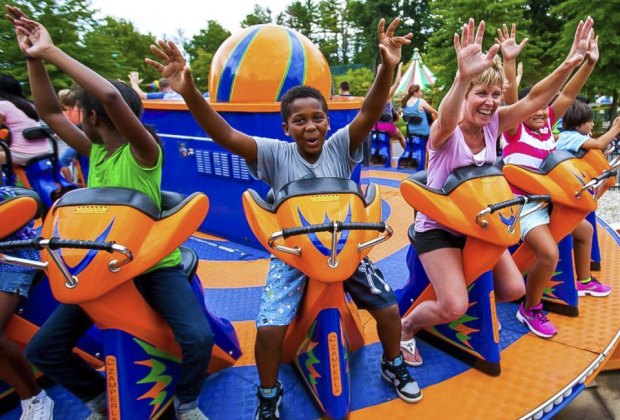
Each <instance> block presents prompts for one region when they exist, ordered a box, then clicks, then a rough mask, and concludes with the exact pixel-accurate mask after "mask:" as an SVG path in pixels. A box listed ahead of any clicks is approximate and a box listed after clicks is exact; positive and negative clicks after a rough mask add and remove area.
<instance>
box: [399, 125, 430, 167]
mask: <svg viewBox="0 0 620 420" xmlns="http://www.w3.org/2000/svg"><path fill="white" fill-rule="evenodd" d="M403 119H404V120H405V121H406V122H407V125H406V128H407V129H406V133H407V134H406V136H405V150H404V151H403V154H402V155H401V156H400V157H399V158H398V166H397V167H398V168H399V169H400V168H401V167H410V168H414V169H415V170H416V171H421V170H423V169H424V164H425V162H426V138H427V137H428V136H421V135H419V134H416V133H415V132H414V129H413V126H415V125H416V124H418V123H419V122H420V121H421V117H419V116H417V115H407V114H405V115H403Z"/></svg>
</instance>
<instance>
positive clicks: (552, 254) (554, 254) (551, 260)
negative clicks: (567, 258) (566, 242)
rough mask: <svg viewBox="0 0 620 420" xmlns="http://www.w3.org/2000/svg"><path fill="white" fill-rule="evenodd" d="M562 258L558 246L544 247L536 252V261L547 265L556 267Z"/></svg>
mask: <svg viewBox="0 0 620 420" xmlns="http://www.w3.org/2000/svg"><path fill="white" fill-rule="evenodd" d="M559 259H560V252H559V251H558V247H557V246H553V247H547V248H543V249H541V250H539V251H538V253H537V254H536V261H537V263H538V264H540V265H544V266H545V267H552V268H555V267H556V266H557V264H558V260H559Z"/></svg>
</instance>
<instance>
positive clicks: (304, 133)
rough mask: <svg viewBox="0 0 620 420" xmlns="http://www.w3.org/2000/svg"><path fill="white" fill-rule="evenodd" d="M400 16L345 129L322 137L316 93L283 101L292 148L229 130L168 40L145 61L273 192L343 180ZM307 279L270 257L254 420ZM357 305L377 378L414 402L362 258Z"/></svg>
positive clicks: (391, 53)
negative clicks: (372, 333) (375, 345)
mask: <svg viewBox="0 0 620 420" xmlns="http://www.w3.org/2000/svg"><path fill="white" fill-rule="evenodd" d="M398 23H399V19H398V18H397V19H395V20H394V21H393V22H392V23H391V24H390V25H389V27H388V28H387V31H384V25H385V22H384V20H383V19H382V20H381V21H380V22H379V27H378V36H379V41H380V44H379V49H380V52H381V61H382V65H381V66H379V69H378V72H377V76H376V78H375V81H374V83H373V85H372V87H371V88H370V90H369V91H368V95H367V96H366V99H365V100H364V103H363V104H362V108H361V110H360V112H359V113H358V114H357V115H356V117H355V118H354V119H353V121H352V122H351V123H350V124H349V125H347V126H346V127H344V128H342V129H340V130H338V131H337V132H336V133H334V134H333V135H332V136H331V137H330V138H329V139H327V140H325V138H326V136H327V132H328V131H329V117H328V109H327V102H326V101H325V98H324V97H323V95H322V94H321V93H320V92H319V91H318V90H316V89H314V88H312V87H308V86H297V87H294V88H292V89H290V90H289V91H287V92H286V93H285V94H284V96H283V97H282V101H281V106H280V110H281V113H282V119H283V123H282V128H283V129H284V132H285V134H286V135H287V136H290V137H292V138H293V140H294V143H288V142H283V141H280V140H273V139H265V138H260V137H256V138H254V137H250V136H248V135H246V134H244V133H242V132H240V131H238V130H236V129H234V128H232V127H231V126H230V125H229V124H228V123H227V122H226V121H225V120H224V119H223V118H222V117H220V116H219V114H218V113H217V112H215V111H214V110H213V109H212V108H211V107H210V106H209V104H208V103H207V102H206V101H205V100H204V98H203V97H202V95H201V94H200V92H199V91H198V90H197V89H196V87H195V85H194V83H193V80H192V76H191V72H190V70H189V67H187V66H186V64H185V61H184V60H183V57H182V56H181V54H180V52H179V51H178V49H177V48H176V46H175V45H174V43H172V42H170V41H169V42H168V43H164V42H160V43H159V48H157V47H154V46H151V49H152V50H153V52H154V53H155V54H156V55H157V56H158V57H159V58H160V59H161V60H162V62H163V63H164V64H160V63H158V62H156V61H153V60H150V59H147V63H148V64H150V65H151V66H152V67H154V68H155V69H157V70H158V71H159V72H160V73H161V74H162V76H164V77H166V78H167V79H168V81H169V82H170V86H171V87H172V88H173V89H174V90H175V91H177V92H179V93H180V94H181V95H182V96H183V99H185V103H186V104H187V106H188V108H189V109H190V111H191V112H192V114H193V115H194V118H196V121H197V122H198V124H200V126H201V127H202V128H203V129H204V130H205V131H206V132H207V133H208V134H209V135H210V136H211V138H212V139H213V140H214V141H215V142H216V143H217V144H219V145H221V146H222V147H225V148H226V149H228V150H230V151H231V152H233V153H236V154H238V155H239V156H241V157H243V158H244V159H245V160H246V162H247V163H248V166H249V168H250V171H251V173H252V175H253V176H255V177H256V178H259V179H262V180H263V181H265V182H266V183H267V184H269V185H270V186H271V187H272V188H273V190H274V193H275V194H276V195H277V193H278V192H279V190H280V189H281V188H282V186H284V185H285V184H287V183H289V182H291V181H295V180H297V179H301V178H304V177H341V178H349V177H350V176H351V171H352V170H353V168H354V167H355V165H356V164H357V163H359V162H360V161H361V159H362V151H361V146H362V143H363V141H364V139H365V138H366V136H368V134H369V133H370V130H371V129H372V127H373V126H374V124H375V123H376V122H377V120H378V119H379V117H380V116H381V112H382V111H383V104H385V102H386V101H387V100H388V93H389V89H390V85H391V83H392V77H393V75H394V70H395V68H396V65H397V64H398V62H399V61H400V50H401V46H402V45H406V44H409V43H410V42H411V41H410V40H411V38H412V36H413V35H411V34H408V35H406V36H404V37H399V36H395V35H394V31H395V29H396V27H397V26H398ZM305 281H306V277H305V276H304V275H303V273H301V272H300V271H299V270H297V269H295V268H293V267H291V266H289V265H287V264H285V263H283V262H282V261H280V260H278V259H277V258H272V260H271V263H270V266H269V273H268V274H267V281H266V285H265V291H264V293H263V297H262V299H261V307H260V310H259V314H258V318H257V334H256V346H255V357H256V367H257V368H258V375H259V378H260V387H259V389H258V393H257V394H258V399H259V406H258V408H257V410H256V415H255V418H256V419H277V418H279V413H280V409H279V406H280V403H281V401H282V394H283V392H282V386H281V384H280V383H279V382H278V370H279V367H280V361H281V358H282V343H283V341H284V336H285V334H286V330H287V327H288V324H289V323H290V322H291V320H292V319H293V317H294V316H295V314H296V312H297V307H298V305H299V302H300V301H301V298H302V295H303V290H304V286H305ZM371 282H372V283H375V284H380V285H381V287H380V288H379V290H380V293H379V294H373V293H371V292H370V286H369V283H371ZM345 288H346V289H347V291H348V292H349V293H350V294H351V297H352V298H353V300H354V301H355V302H356V304H357V305H358V307H361V308H364V309H368V310H369V312H370V313H371V315H372V316H373V317H374V318H375V320H376V321H377V330H378V333H379V339H380V341H381V344H382V346H383V357H382V360H381V373H382V376H383V378H384V379H385V380H387V381H388V382H390V383H391V384H393V385H394V388H395V389H396V392H397V394H398V395H399V397H400V398H402V399H403V400H405V401H408V402H416V401H419V400H420V399H421V398H422V392H421V391H420V389H419V387H418V384H417V383H416V381H415V379H413V377H412V376H411V375H410V374H409V372H408V370H407V367H406V364H405V362H404V360H403V357H402V353H401V350H400V331H401V323H400V315H399V312H398V306H397V304H396V299H395V297H394V294H393V292H392V290H391V288H390V287H389V285H388V284H387V283H385V281H384V280H383V276H382V274H381V272H380V271H379V270H378V269H377V268H376V267H375V266H374V265H373V264H372V263H371V262H370V261H369V260H368V259H364V260H363V261H362V262H361V264H360V266H359V267H358V269H357V271H356V273H354V275H353V276H352V277H351V279H349V280H347V281H346V282H345Z"/></svg>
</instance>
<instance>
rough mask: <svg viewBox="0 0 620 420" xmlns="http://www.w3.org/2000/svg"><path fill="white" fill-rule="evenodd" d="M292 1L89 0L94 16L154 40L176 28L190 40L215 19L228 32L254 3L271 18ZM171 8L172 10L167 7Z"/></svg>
mask: <svg viewBox="0 0 620 420" xmlns="http://www.w3.org/2000/svg"><path fill="white" fill-rule="evenodd" d="M291 2H292V0H91V5H92V8H93V9H99V10H100V12H101V13H100V14H97V15H96V16H97V17H104V16H113V17H116V18H123V19H126V20H128V21H130V22H132V23H133V24H134V25H135V26H136V28H137V29H138V30H139V31H140V32H142V33H147V32H150V33H152V34H153V35H155V36H157V37H165V36H173V35H176V33H177V29H179V28H181V29H183V30H184V31H185V37H186V38H191V37H192V36H193V35H195V34H197V33H198V32H199V31H200V30H201V29H203V28H205V27H206V24H207V20H216V21H218V22H219V23H220V24H221V25H222V26H223V27H224V28H226V29H228V30H229V31H230V32H233V33H234V32H236V31H238V30H239V29H240V28H241V27H240V26H239V23H240V22H241V21H242V20H243V19H244V18H245V17H246V15H248V14H250V13H251V12H252V11H253V10H254V5H255V4H257V3H258V4H260V5H261V6H262V7H269V8H270V9H271V12H272V13H271V15H272V16H273V17H274V19H275V16H276V15H277V14H278V13H280V12H281V11H283V10H284V8H285V7H286V5H287V4H290V3H291ZM171 5H173V7H171Z"/></svg>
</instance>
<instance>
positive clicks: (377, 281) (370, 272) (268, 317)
mask: <svg viewBox="0 0 620 420" xmlns="http://www.w3.org/2000/svg"><path fill="white" fill-rule="evenodd" d="M306 282H307V276H306V275H305V274H303V273H302V272H301V271H299V270H298V269H296V268H294V267H292V266H290V265H288V264H286V263H285V262H283V261H281V260H279V259H277V258H275V257H272V258H271V261H270V262H269V272H268V273H267V282H266V284H265V290H264V291H263V295H262V297H261V303H260V309H259V310H258V316H257V318H256V326H257V327H259V328H260V327H265V326H283V325H288V324H290V323H291V321H292V320H293V319H294V318H295V315H296V314H297V308H298V307H299V304H300V302H301V299H302V298H303V294H304V290H305V288H306ZM344 289H345V290H346V291H347V292H348V293H349V295H350V296H351V298H352V299H353V301H354V302H355V304H356V305H357V307H358V308H360V309H366V310H371V311H372V310H378V309H384V308H387V307H389V306H392V305H394V304H396V297H395V296H394V292H393V291H392V288H391V287H390V285H389V284H387V283H386V282H385V280H384V278H383V273H381V270H379V269H378V268H377V267H376V266H375V265H374V264H373V263H372V262H371V261H370V260H369V259H368V258H364V259H363V260H362V261H361V262H360V265H359V266H358V267H357V270H356V271H355V273H353V275H352V276H351V277H350V278H349V279H348V280H347V281H345V282H344Z"/></svg>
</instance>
